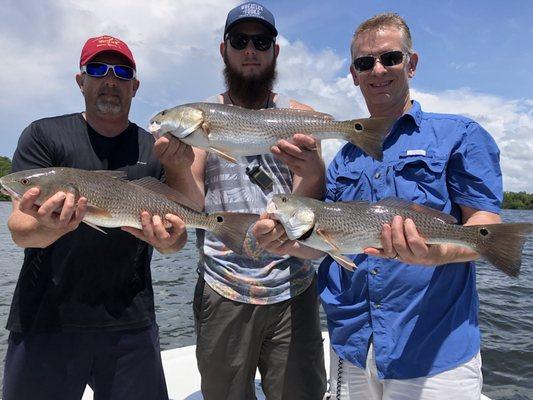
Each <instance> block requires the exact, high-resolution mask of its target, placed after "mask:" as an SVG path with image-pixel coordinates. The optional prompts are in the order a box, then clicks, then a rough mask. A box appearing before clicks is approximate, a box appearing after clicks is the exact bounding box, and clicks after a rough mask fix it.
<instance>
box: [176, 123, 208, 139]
mask: <svg viewBox="0 0 533 400" xmlns="http://www.w3.org/2000/svg"><path fill="white" fill-rule="evenodd" d="M203 123H204V120H203V119H202V120H200V121H198V122H197V123H196V124H194V125H191V126H189V127H188V128H187V129H185V130H184V131H182V132H180V136H179V137H180V139H183V138H185V137H187V136H189V135H190V134H191V133H193V132H194V131H195V130H197V129H198V128H202V125H203Z"/></svg>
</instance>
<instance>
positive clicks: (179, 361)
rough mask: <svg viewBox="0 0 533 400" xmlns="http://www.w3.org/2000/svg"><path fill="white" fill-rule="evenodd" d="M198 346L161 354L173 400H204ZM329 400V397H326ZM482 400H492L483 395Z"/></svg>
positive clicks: (88, 396) (260, 399)
mask: <svg viewBox="0 0 533 400" xmlns="http://www.w3.org/2000/svg"><path fill="white" fill-rule="evenodd" d="M323 337H324V359H325V362H326V372H328V373H329V338H328V335H327V333H326V332H323ZM195 350H196V346H187V347H180V348H177V349H171V350H165V351H162V352H161V357H162V360H163V368H164V370H165V379H166V381H167V389H168V396H169V398H170V399H171V400H202V399H203V398H202V393H201V392H200V374H199V372H198V368H197V366H196V352H195ZM260 382H261V380H260V376H259V371H258V372H257V373H256V376H255V387H256V395H257V400H264V399H265V395H264V394H263V391H262V390H261V384H260ZM92 398H93V396H92V391H91V389H90V388H89V387H87V389H86V390H85V393H84V394H83V398H82V400H92ZM326 398H327V397H326ZM480 400H490V399H489V398H488V397H486V396H483V395H481V399H480Z"/></svg>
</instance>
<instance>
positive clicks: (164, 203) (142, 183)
mask: <svg viewBox="0 0 533 400" xmlns="http://www.w3.org/2000/svg"><path fill="white" fill-rule="evenodd" d="M124 177H125V173H124V172H123V171H86V170H80V169H75V168H41V169H32V170H27V171H21V172H15V173H13V174H10V175H6V176H4V177H2V178H0V184H1V186H2V188H3V191H4V192H6V193H7V194H9V195H10V196H11V197H13V198H17V199H18V198H20V197H21V196H22V195H23V194H24V192H26V191H27V190H28V189H29V188H32V187H39V188H40V191H41V193H40V196H39V199H38V200H37V204H38V205H40V204H42V203H43V202H44V201H46V199H48V198H50V197H51V196H53V195H54V194H55V193H57V192H58V191H63V192H66V193H72V194H74V195H75V197H76V199H78V198H80V197H86V198H87V202H88V209H87V213H86V215H85V218H84V222H86V223H88V224H89V225H91V226H93V227H95V226H101V227H108V228H116V227H122V226H130V227H133V228H138V229H141V228H142V226H141V221H140V214H141V212H142V211H148V212H149V213H150V214H151V215H158V216H160V217H161V219H162V220H163V221H164V223H165V225H166V226H167V227H169V226H170V223H169V222H168V221H166V219H165V215H166V214H174V215H177V216H178V217H180V218H181V219H182V220H183V221H184V222H185V224H186V225H187V226H188V227H191V228H200V229H205V230H208V231H211V232H213V233H214V234H215V235H216V236H217V237H218V238H219V239H220V240H221V241H222V242H223V243H224V244H225V245H226V246H228V247H229V248H230V249H232V250H233V251H236V252H241V250H242V244H243V241H244V237H245V235H246V233H247V230H248V228H249V227H250V225H251V224H253V223H254V222H255V221H256V220H257V218H258V216H257V215H256V214H244V213H229V212H218V213H213V214H206V213H204V212H201V211H200V210H198V208H197V207H196V206H195V205H193V204H192V203H191V202H190V201H189V200H187V199H186V198H185V197H184V196H182V195H180V194H179V193H178V192H176V191H174V190H172V189H171V188H170V187H168V186H167V185H165V184H163V183H161V182H159V181H158V180H157V179H155V178H152V177H146V178H142V179H139V180H135V181H126V180H123V179H120V178H124Z"/></svg>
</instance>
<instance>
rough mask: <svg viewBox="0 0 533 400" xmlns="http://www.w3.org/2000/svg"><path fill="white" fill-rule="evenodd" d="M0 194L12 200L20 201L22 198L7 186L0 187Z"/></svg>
mask: <svg viewBox="0 0 533 400" xmlns="http://www.w3.org/2000/svg"><path fill="white" fill-rule="evenodd" d="M0 192H1V193H2V194H4V195H6V196H9V197H11V198H12V199H17V200H18V199H20V198H21V197H22V196H21V195H19V194H18V193H17V192H15V191H14V190H13V189H11V188H9V187H8V186H4V185H0Z"/></svg>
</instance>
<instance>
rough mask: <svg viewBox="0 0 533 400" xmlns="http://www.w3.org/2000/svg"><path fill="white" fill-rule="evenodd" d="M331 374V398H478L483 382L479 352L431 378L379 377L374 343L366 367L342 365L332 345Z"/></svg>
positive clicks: (344, 363)
mask: <svg viewBox="0 0 533 400" xmlns="http://www.w3.org/2000/svg"><path fill="white" fill-rule="evenodd" d="M339 366H340V369H339ZM339 371H340V373H339ZM329 376H330V387H329V394H330V397H329V399H330V400H479V399H480V398H481V386H482V385H483V376H482V375H481V355H480V354H479V353H478V354H477V355H476V356H475V357H474V358H472V359H471V360H470V361H468V362H466V363H465V364H462V365H459V366H458V367H456V368H454V369H451V370H448V371H444V372H441V373H440V374H437V375H433V376H430V377H422V378H413V379H383V380H379V379H378V374H377V369H376V361H375V358H374V347H373V346H372V344H371V345H370V348H369V350H368V355H367V359H366V369H365V370H363V369H361V368H359V367H356V366H355V365H353V364H352V363H350V362H349V361H346V360H340V364H339V357H338V356H337V354H335V352H334V351H333V349H331V348H330V375H329ZM339 376H340V379H339ZM326 398H327V397H326Z"/></svg>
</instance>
